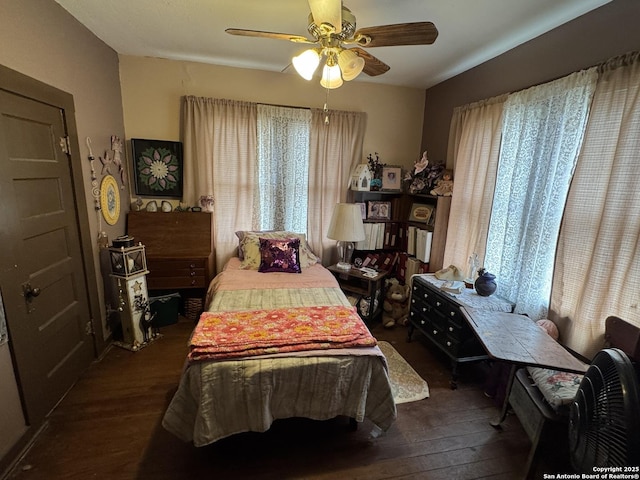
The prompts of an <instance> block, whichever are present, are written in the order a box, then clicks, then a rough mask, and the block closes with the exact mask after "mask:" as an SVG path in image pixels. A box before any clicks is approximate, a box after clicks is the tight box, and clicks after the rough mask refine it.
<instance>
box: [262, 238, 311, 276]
mask: <svg viewBox="0 0 640 480" xmlns="http://www.w3.org/2000/svg"><path fill="white" fill-rule="evenodd" d="M258 271H259V272H286V273H302V269H301V268H300V239H299V238H261V239H260V267H258Z"/></svg>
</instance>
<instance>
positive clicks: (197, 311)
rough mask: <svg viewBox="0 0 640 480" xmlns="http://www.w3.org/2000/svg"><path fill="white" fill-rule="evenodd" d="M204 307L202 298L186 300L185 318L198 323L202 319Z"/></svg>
mask: <svg viewBox="0 0 640 480" xmlns="http://www.w3.org/2000/svg"><path fill="white" fill-rule="evenodd" d="M203 306H204V301H203V300H202V298H197V297H189V298H185V300H184V316H185V317H186V318H187V319H188V320H192V321H194V322H197V321H198V320H199V319H200V315H201V314H202V311H203V309H204V308H203Z"/></svg>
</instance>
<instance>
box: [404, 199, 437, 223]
mask: <svg viewBox="0 0 640 480" xmlns="http://www.w3.org/2000/svg"><path fill="white" fill-rule="evenodd" d="M432 213H433V207H432V206H431V205H424V204H422V203H414V204H413V205H411V213H410V214H409V221H410V222H421V223H428V222H429V220H430V219H431V214H432Z"/></svg>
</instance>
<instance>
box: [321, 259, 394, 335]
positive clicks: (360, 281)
mask: <svg viewBox="0 0 640 480" xmlns="http://www.w3.org/2000/svg"><path fill="white" fill-rule="evenodd" d="M327 269H328V270H329V271H330V272H331V273H333V276H334V277H336V279H337V280H338V284H339V285H340V288H341V289H342V291H343V292H345V293H355V294H356V295H358V296H360V297H369V298H370V299H371V300H370V303H369V309H368V311H367V312H366V314H363V312H362V311H361V309H360V308H358V313H359V314H360V316H361V317H362V319H363V320H364V321H365V323H367V324H369V323H370V322H372V321H373V320H375V319H376V317H378V316H379V315H380V314H381V313H382V303H383V302H384V280H385V278H386V276H387V274H388V272H386V271H380V272H378V274H377V275H376V276H375V277H367V276H365V275H364V273H363V272H361V271H360V270H358V269H357V268H355V267H352V268H351V269H350V270H343V269H341V268H338V267H337V266H336V265H331V266H330V267H327ZM376 298H377V300H378V304H377V305H376V304H375V299H376Z"/></svg>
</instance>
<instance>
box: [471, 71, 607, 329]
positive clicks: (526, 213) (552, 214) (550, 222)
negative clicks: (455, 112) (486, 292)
mask: <svg viewBox="0 0 640 480" xmlns="http://www.w3.org/2000/svg"><path fill="white" fill-rule="evenodd" d="M596 79H597V72H596V69H595V68H592V69H590V70H587V71H582V72H577V73H574V74H572V75H569V76H567V77H564V78H561V79H559V80H556V81H554V82H550V83H547V84H544V85H540V86H536V87H532V88H529V89H527V90H524V91H521V92H518V93H514V94H511V95H510V96H509V98H508V99H507V101H506V102H505V106H504V119H503V130H502V145H501V153H500V160H499V165H498V173H497V180H496V187H495V194H494V200H493V208H492V212H491V220H490V223H489V234H488V239H487V249H486V255H485V262H484V266H485V267H486V268H487V269H488V270H489V271H490V272H491V273H493V274H495V275H496V277H497V282H498V293H499V294H500V295H501V296H502V297H504V298H507V299H509V300H510V301H512V302H515V303H516V311H517V312H518V313H527V314H528V315H529V316H531V317H532V318H542V317H546V316H547V312H548V308H549V301H550V293H551V280H552V273H553V264H554V255H555V251H556V245H557V238H558V231H559V228H560V221H561V218H562V212H563V210H564V204H565V201H566V196H567V192H568V189H569V183H570V180H571V175H572V173H573V169H574V166H575V163H576V159H577V156H578V152H579V149H580V145H581V142H582V138H583V133H584V129H585V125H586V120H587V116H588V112H589V105H590V103H591V99H592V96H593V90H594V89H595V83H596Z"/></svg>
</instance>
